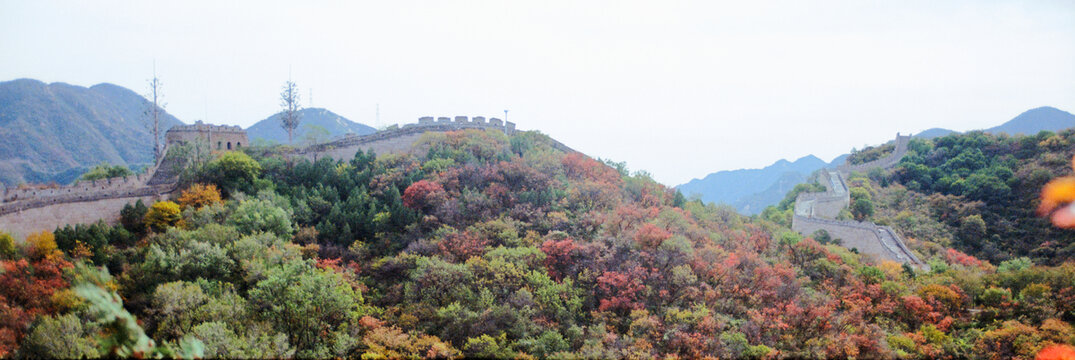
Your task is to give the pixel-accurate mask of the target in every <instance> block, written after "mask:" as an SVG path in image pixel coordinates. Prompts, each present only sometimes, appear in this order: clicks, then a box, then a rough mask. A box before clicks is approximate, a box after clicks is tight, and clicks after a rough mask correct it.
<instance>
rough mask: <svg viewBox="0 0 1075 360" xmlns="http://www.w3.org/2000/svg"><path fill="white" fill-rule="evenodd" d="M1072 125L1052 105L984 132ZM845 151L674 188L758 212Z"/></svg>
mask: <svg viewBox="0 0 1075 360" xmlns="http://www.w3.org/2000/svg"><path fill="white" fill-rule="evenodd" d="M1071 127H1075V115H1072V114H1071V113H1069V112H1066V111H1063V110H1060V109H1057V108H1053V107H1048V106H1045V107H1040V108H1036V109H1030V110H1027V111H1025V112H1023V113H1022V114H1019V116H1016V117H1015V118H1013V119H1011V120H1009V121H1008V122H1005V123H1004V124H1001V125H999V126H995V127H991V128H988V129H985V130H983V131H985V132H987V133H991V134H996V133H1007V134H1012V135H1015V134H1036V133H1038V132H1040V131H1042V130H1049V131H1058V130H1063V129H1067V128H1071ZM954 133H958V132H957V131H954V130H948V129H942V128H932V129H928V130H925V131H922V132H920V133H918V134H916V135H914V136H915V137H919V138H925V139H932V138H937V137H942V136H946V135H950V134H954ZM846 158H847V154H845V155H840V156H839V157H837V158H836V159H834V160H833V161H832V162H831V163H825V162H824V161H821V159H818V158H817V157H815V156H813V155H808V156H806V157H803V158H801V159H799V160H796V161H795V162H789V161H787V160H780V161H777V162H776V163H774V164H772V165H770V166H767V167H765V168H762V169H741V170H730V171H727V170H726V171H718V172H715V173H712V174H709V175H706V176H705V177H704V178H702V179H694V180H691V181H690V182H687V183H686V184H683V185H679V186H677V187H676V188H677V189H679V190H680V191H682V192H683V194H684V195H687V196H692V195H696V196H700V197H701V199H702V200H703V201H707V202H714V203H723V204H728V205H732V206H734V207H735V208H736V210H738V211H739V212H741V213H744V214H751V215H752V214H757V213H760V212H761V211H762V210H764V209H765V207H767V206H769V205H775V204H777V203H779V202H780V200H782V199H783V198H784V195H785V194H787V192H788V191H789V190H791V189H792V188H793V187H795V185H797V184H800V183H802V182H804V181H806V179H807V177H808V176H809V175H810V173H812V172H814V171H816V170H818V169H821V168H823V167H835V166H839V165H841V164H843V163H844V161H845V159H846Z"/></svg>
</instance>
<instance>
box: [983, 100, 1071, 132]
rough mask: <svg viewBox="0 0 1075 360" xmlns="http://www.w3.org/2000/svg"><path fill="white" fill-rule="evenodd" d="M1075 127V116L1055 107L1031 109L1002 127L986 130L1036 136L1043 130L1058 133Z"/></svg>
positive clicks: (987, 130)
mask: <svg viewBox="0 0 1075 360" xmlns="http://www.w3.org/2000/svg"><path fill="white" fill-rule="evenodd" d="M1070 127H1075V115H1072V114H1071V113H1069V112H1067V111H1063V110H1060V109H1057V108H1054V107H1049V106H1043V107H1040V108H1036V109H1030V110H1027V111H1025V112H1023V113H1022V114H1019V116H1016V117H1015V118H1014V119H1011V120H1008V122H1006V123H1003V124H1001V125H1000V126H995V127H991V128H988V129H985V132H987V133H990V134H996V133H1007V134H1008V135H1016V134H1026V135H1034V134H1037V133H1038V132H1040V131H1042V130H1049V131H1058V130H1063V129H1067V128H1070Z"/></svg>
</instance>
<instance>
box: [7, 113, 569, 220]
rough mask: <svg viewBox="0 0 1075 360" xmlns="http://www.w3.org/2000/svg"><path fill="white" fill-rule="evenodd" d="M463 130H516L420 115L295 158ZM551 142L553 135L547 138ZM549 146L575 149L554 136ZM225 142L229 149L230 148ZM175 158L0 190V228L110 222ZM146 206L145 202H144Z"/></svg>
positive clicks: (173, 140) (205, 129)
mask: <svg viewBox="0 0 1075 360" xmlns="http://www.w3.org/2000/svg"><path fill="white" fill-rule="evenodd" d="M464 129H483V130H488V129H492V130H498V131H503V132H504V133H505V134H508V135H513V134H514V133H515V123H513V122H510V121H507V122H506V121H503V120H500V119H498V118H489V119H488V120H486V118H485V117H482V116H475V117H472V118H469V117H466V116H456V117H454V121H453V118H449V117H439V118H436V119H434V118H433V117H431V116H424V117H421V118H419V119H418V123H417V124H406V125H403V126H402V127H400V126H398V125H393V126H390V127H388V128H387V129H385V130H382V131H378V132H376V133H373V134H370V135H365V136H354V135H351V136H347V137H344V138H342V139H338V140H334V141H330V142H327V143H323V144H317V145H312V146H309V147H306V148H303V149H300V150H297V151H295V153H294V154H296V155H298V156H303V157H307V158H310V159H317V158H319V157H324V156H330V157H333V158H336V159H351V158H353V157H354V155H355V153H356V152H357V151H358V150H359V149H363V150H370V149H372V150H374V151H375V152H377V153H378V154H386V153H402V152H407V151H410V150H411V149H412V148H413V146H414V143H415V142H417V141H418V139H420V138H421V137H422V134H424V133H427V132H431V131H433V132H446V131H457V130H464ZM165 139H166V142H165V148H166V149H167V147H168V146H169V145H172V144H180V143H188V142H192V141H206V142H208V143H209V144H210V146H211V147H213V148H216V147H217V146H216V145H217V143H219V144H220V150H228V149H237V148H240V147H242V146H245V145H247V144H248V141H247V136H246V132H245V131H244V130H242V129H241V128H239V127H238V126H220V125H210V124H204V123H202V122H200V121H199V122H198V123H196V124H194V125H181V126H176V127H173V128H172V129H170V130H168V132H167V133H166V135H165ZM550 140H551V139H550ZM551 141H552V146H553V147H554V148H557V149H559V150H562V151H566V152H574V150H572V149H571V148H569V147H567V146H565V145H564V144H561V143H560V142H558V141H556V140H551ZM229 145H230V146H231V147H229ZM175 167H177V164H175V163H174V159H170V158H166V159H165V160H163V161H162V162H161V163H158V164H157V165H156V166H154V167H153V168H150V169H148V170H147V171H146V173H145V174H139V175H132V176H126V177H117V178H110V179H102V180H95V181H82V182H79V183H76V184H72V185H68V186H59V187H40V186H39V187H23V188H0V230H4V231H8V232H11V233H13V234H17V235H18V236H25V235H26V234H27V233H28V232H32V231H40V230H52V229H54V228H56V227H57V226H62V225H65V224H78V223H93V222H96V221H98V220H106V221H109V222H114V221H115V220H116V219H117V218H118V216H119V211H120V209H122V208H123V206H124V205H126V204H129V203H133V202H135V201H137V200H139V199H142V200H143V201H147V202H152V201H155V200H159V199H163V198H165V197H167V196H168V195H169V194H171V193H172V192H174V191H175V189H176V180H177V177H178V174H177V173H176V172H175V169H174V168H175ZM147 205H148V204H147Z"/></svg>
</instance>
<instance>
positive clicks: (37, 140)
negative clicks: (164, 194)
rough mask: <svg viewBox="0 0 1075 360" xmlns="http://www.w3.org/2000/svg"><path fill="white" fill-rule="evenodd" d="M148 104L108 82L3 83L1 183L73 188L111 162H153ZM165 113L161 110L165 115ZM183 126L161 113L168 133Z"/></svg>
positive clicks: (0, 102)
mask: <svg viewBox="0 0 1075 360" xmlns="http://www.w3.org/2000/svg"><path fill="white" fill-rule="evenodd" d="M148 106H151V104H150V103H149V102H148V101H147V100H146V99H145V98H143V97H142V96H141V95H138V94H137V93H135V92H134V91H131V90H130V89H127V88H124V87H122V86H119V85H115V84H110V83H101V84H96V85H93V86H90V87H83V86H78V85H71V84H68V83H63V82H53V83H45V82H42V81H39V80H35V79H27V78H21V79H15V80H10V81H5V82H0V136H4V138H5V139H8V141H5V142H3V143H2V144H0V183H2V184H4V185H7V186H10V185H16V184H19V183H27V182H33V183H47V182H58V183H68V182H70V181H73V180H74V179H76V178H77V177H78V176H79V175H81V173H82V172H83V171H85V170H86V169H88V168H90V167H92V166H94V165H97V164H100V163H102V162H107V163H110V164H113V165H122V166H128V167H138V166H145V165H148V164H150V163H152V162H153V146H152V145H151V144H152V143H153V142H152V140H153V136H152V134H150V132H149V130H148V129H147V128H146V126H145V125H144V122H143V113H144V110H145V109H146V108H147V107H148ZM162 111H163V109H162ZM179 124H182V122H181V121H179V119H177V118H175V117H174V116H172V115H170V114H168V113H167V112H164V117H163V120H162V125H163V126H162V134H163V130H167V129H168V128H170V127H171V126H174V125H179Z"/></svg>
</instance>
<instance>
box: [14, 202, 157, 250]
mask: <svg viewBox="0 0 1075 360" xmlns="http://www.w3.org/2000/svg"><path fill="white" fill-rule="evenodd" d="M165 196H166V195H163V194H151V195H139V196H127V197H116V198H100V199H96V200H87V201H74V202H63V203H54V204H49V205H45V206H39V207H34V208H29V209H26V210H21V211H15V212H7V213H4V214H2V215H0V231H4V232H7V233H9V234H11V235H12V236H13V237H15V238H16V239H24V238H25V237H26V235H28V234H30V233H33V232H38V231H42V230H47V231H52V230H55V229H56V228H57V227H62V226H64V225H67V224H92V223H95V222H97V221H100V220H104V221H105V222H107V223H109V224H116V222H117V221H118V220H119V212H120V210H122V209H123V207H124V206H126V205H127V204H132V203H134V202H136V201H138V200H142V201H143V202H145V203H146V206H149V205H150V204H152V203H153V202H154V201H157V200H161V199H163V198H164V197H165Z"/></svg>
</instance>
